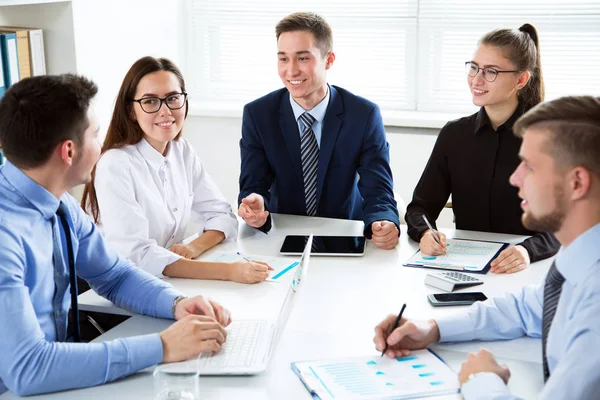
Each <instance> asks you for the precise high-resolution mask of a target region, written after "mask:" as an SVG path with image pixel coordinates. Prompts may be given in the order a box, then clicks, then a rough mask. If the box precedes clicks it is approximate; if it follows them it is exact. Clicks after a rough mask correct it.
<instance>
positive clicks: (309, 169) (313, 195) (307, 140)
mask: <svg viewBox="0 0 600 400" xmlns="http://www.w3.org/2000/svg"><path fill="white" fill-rule="evenodd" d="M300 120H301V121H302V123H303V124H304V129H303V130H302V137H301V138H300V155H301V159H302V175H303V176H304V199H305V201H306V215H309V216H314V215H317V170H318V169H319V146H318V145H317V138H316V137H315V133H314V132H313V130H312V125H313V124H314V123H315V118H314V117H313V116H312V115H310V114H309V113H308V112H305V113H304V114H302V115H301V116H300Z"/></svg>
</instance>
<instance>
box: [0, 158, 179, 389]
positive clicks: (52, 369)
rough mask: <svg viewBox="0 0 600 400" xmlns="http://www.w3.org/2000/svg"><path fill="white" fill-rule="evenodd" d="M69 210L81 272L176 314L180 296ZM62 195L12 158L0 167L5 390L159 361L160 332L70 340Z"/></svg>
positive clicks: (141, 306) (140, 309) (135, 305)
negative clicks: (57, 243) (58, 247)
mask: <svg viewBox="0 0 600 400" xmlns="http://www.w3.org/2000/svg"><path fill="white" fill-rule="evenodd" d="M61 200H62V201H63V202H64V203H65V205H66V206H67V208H68V209H69V214H70V221H69V222H70V228H71V237H72V243H73V254H74V257H75V263H76V266H77V270H78V275H79V276H80V277H82V278H84V279H86V280H87V281H88V282H89V283H90V286H91V287H92V288H93V289H94V290H95V291H96V292H97V293H98V294H100V295H102V296H104V297H106V298H107V299H109V300H110V301H112V302H113V303H115V304H116V305H118V306H119V307H123V308H126V309H128V310H131V311H134V312H137V313H143V314H148V315H151V316H155V317H161V318H172V317H173V315H172V313H171V307H172V304H173V300H174V299H175V297H176V296H178V295H180V293H178V292H177V291H176V290H174V289H173V288H172V287H171V286H170V285H169V284H167V283H164V282H162V281H160V280H158V279H156V278H154V277H153V276H151V275H149V274H148V273H146V272H144V271H143V270H141V269H140V268H137V267H135V266H134V265H132V264H131V263H130V262H129V261H127V260H126V259H123V258H120V257H119V256H118V255H117V253H116V252H115V251H113V250H111V249H108V248H107V247H106V245H105V243H104V240H103V239H102V235H101V234H100V233H99V231H98V230H96V227H95V225H94V224H92V222H91V220H90V219H89V218H88V216H87V215H86V214H85V213H84V212H83V211H82V210H81V208H80V207H79V204H78V203H77V201H76V200H75V199H74V198H73V197H71V196H70V195H69V194H65V195H64V196H62V198H61ZM58 205H59V200H58V199H57V198H56V197H54V196H53V195H52V194H51V193H50V192H48V191H47V190H46V189H44V188H43V187H42V186H40V185H38V184H37V183H36V182H34V181H33V180H31V179H30V178H29V177H28V176H27V175H25V174H24V173H23V172H22V171H21V170H19V169H18V168H16V167H15V166H14V165H13V164H11V163H10V161H6V164H5V165H3V166H2V167H0V394H2V393H3V392H5V391H6V390H7V388H8V389H10V390H11V391H13V392H14V393H15V394H17V395H29V394H35V393H44V392H53V391H58V390H65V389H70V388H78V387H87V386H93V385H98V384H101V383H105V382H108V381H113V380H115V379H117V378H120V377H123V376H125V375H129V374H131V373H133V372H136V371H138V370H140V369H143V368H146V367H149V366H152V365H154V364H157V363H160V362H161V361H162V357H163V349H162V343H161V340H160V337H159V335H158V334H152V335H145V336H138V337H131V338H126V339H118V340H114V341H111V342H103V343H65V342H64V340H65V337H66V331H67V315H68V310H69V308H70V303H71V299H70V292H69V290H70V289H69V287H70V284H69V272H68V269H67V267H65V266H67V265H68V264H67V262H66V261H65V262H63V263H56V264H57V265H59V267H55V263H54V262H53V243H52V237H53V235H52V233H53V231H54V232H55V233H56V235H57V236H56V237H57V238H61V242H62V244H63V247H62V248H63V252H62V253H63V254H62V255H61V254H58V256H62V257H63V261H64V260H65V259H66V254H67V253H66V251H64V249H65V247H64V243H65V238H64V234H63V233H62V230H61V229H59V227H58V224H59V223H60V222H58V221H57V219H58V218H57V216H56V214H55V213H56V210H57V208H58Z"/></svg>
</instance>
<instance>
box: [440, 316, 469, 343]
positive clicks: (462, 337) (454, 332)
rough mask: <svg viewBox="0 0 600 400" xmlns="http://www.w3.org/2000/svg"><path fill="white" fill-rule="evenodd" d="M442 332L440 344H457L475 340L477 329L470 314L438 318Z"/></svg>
mask: <svg viewBox="0 0 600 400" xmlns="http://www.w3.org/2000/svg"><path fill="white" fill-rule="evenodd" d="M435 322H436V324H437V326H438V329H439V330H440V342H457V341H461V342H462V341H466V340H474V339H475V328H474V326H473V321H472V320H471V316H470V315H469V313H461V314H454V315H449V316H447V317H440V318H436V319H435Z"/></svg>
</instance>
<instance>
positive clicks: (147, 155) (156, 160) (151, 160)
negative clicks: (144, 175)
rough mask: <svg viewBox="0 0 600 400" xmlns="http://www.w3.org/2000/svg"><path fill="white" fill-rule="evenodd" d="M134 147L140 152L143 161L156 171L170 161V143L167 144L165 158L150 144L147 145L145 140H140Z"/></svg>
mask: <svg viewBox="0 0 600 400" xmlns="http://www.w3.org/2000/svg"><path fill="white" fill-rule="evenodd" d="M135 147H136V148H137V150H138V151H139V152H140V154H141V155H142V157H144V159H145V160H146V161H147V162H148V164H150V165H151V166H152V167H154V168H155V169H156V170H160V169H161V168H163V167H164V165H165V164H166V163H167V161H169V159H170V157H169V155H170V154H171V151H170V150H171V142H169V143H167V148H166V153H167V155H166V156H163V155H162V154H160V153H159V152H158V151H157V150H156V149H155V148H154V147H152V145H151V144H150V143H148V141H147V140H146V139H142V140H140V141H139V142H138V143H136V145H135Z"/></svg>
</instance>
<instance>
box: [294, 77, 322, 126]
mask: <svg viewBox="0 0 600 400" xmlns="http://www.w3.org/2000/svg"><path fill="white" fill-rule="evenodd" d="M329 93H331V90H330V89H329V85H327V94H326V95H325V98H324V99H323V100H321V102H320V103H319V104H317V105H316V106H314V107H313V109H312V110H305V109H304V108H302V107H301V106H300V105H299V104H298V103H296V101H295V100H294V99H293V98H292V94H291V93H290V104H291V105H292V110H293V111H294V118H296V121H298V118H300V116H301V115H302V114H304V113H305V112H306V111H308V112H309V113H310V115H312V116H313V118H314V119H315V124H316V123H317V122H321V121H323V118H325V112H326V111H327V106H328V105H329Z"/></svg>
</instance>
